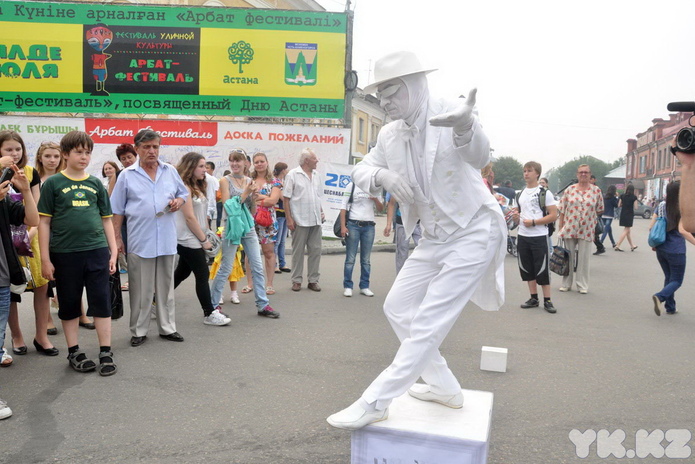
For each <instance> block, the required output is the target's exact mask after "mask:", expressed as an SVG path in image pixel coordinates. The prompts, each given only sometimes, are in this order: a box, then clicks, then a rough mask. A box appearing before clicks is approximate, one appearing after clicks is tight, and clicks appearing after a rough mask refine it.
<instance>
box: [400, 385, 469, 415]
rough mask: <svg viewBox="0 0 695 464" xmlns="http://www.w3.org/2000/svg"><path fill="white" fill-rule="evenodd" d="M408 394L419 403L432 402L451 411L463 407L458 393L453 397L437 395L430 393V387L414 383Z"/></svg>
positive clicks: (461, 395)
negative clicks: (419, 401)
mask: <svg viewBox="0 0 695 464" xmlns="http://www.w3.org/2000/svg"><path fill="white" fill-rule="evenodd" d="M408 394H409V395H410V396H412V397H413V398H417V399H418V400H421V401H432V402H433V403H439V404H441V405H444V406H447V407H449V408H453V409H461V408H462V407H463V393H461V392H458V393H455V394H453V395H438V394H437V393H432V392H431V391H430V386H429V385H425V384H421V383H416V384H414V385H413V386H412V387H410V389H409V390H408Z"/></svg>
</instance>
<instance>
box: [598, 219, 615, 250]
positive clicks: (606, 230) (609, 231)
mask: <svg viewBox="0 0 695 464" xmlns="http://www.w3.org/2000/svg"><path fill="white" fill-rule="evenodd" d="M601 220H602V221H603V234H601V243H603V241H604V240H605V239H606V235H608V238H610V239H611V245H613V246H615V239H613V227H612V225H611V224H613V218H601Z"/></svg>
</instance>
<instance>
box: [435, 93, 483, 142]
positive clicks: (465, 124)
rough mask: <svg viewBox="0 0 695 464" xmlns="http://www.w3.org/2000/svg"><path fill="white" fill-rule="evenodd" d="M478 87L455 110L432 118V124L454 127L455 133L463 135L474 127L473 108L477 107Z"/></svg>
mask: <svg viewBox="0 0 695 464" xmlns="http://www.w3.org/2000/svg"><path fill="white" fill-rule="evenodd" d="M477 93H478V89H473V90H471V92H470V93H469V94H468V98H467V99H465V100H464V101H463V103H462V104H461V106H459V107H458V108H457V109H455V110H454V111H450V112H448V113H444V114H440V115H439V116H435V117H433V118H431V119H430V124H432V125H433V126H440V127H453V128H454V134H456V135H463V134H465V133H466V132H468V131H469V130H471V128H472V127H473V121H474V119H475V118H474V116H473V108H475V100H476V94H477Z"/></svg>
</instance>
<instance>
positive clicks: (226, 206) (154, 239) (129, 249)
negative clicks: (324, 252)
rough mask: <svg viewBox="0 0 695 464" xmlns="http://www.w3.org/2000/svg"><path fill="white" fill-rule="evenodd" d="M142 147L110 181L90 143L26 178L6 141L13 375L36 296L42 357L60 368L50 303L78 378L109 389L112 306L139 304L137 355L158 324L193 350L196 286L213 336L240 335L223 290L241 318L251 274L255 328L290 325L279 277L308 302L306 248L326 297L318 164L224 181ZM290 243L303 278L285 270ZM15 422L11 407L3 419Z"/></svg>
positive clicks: (2, 205)
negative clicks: (22, 319) (182, 314)
mask: <svg viewBox="0 0 695 464" xmlns="http://www.w3.org/2000/svg"><path fill="white" fill-rule="evenodd" d="M133 142H134V143H133V144H129V143H124V144H122V145H120V146H118V147H117V148H116V150H115V155H116V158H117V159H118V161H119V162H120V166H119V164H118V163H116V162H115V161H112V160H109V161H107V162H105V163H104V164H103V166H101V175H102V176H101V177H102V178H101V179H99V178H98V177H96V176H92V175H90V174H88V172H87V168H88V167H89V165H90V161H91V152H92V150H93V148H94V144H93V141H92V139H91V138H90V137H89V135H88V134H86V133H84V132H79V131H74V132H70V133H68V134H66V135H65V136H64V137H63V138H62V140H61V141H60V143H53V142H46V143H43V144H41V146H40V147H39V149H38V152H37V154H36V161H35V166H36V167H35V168H34V167H31V166H28V165H27V161H28V153H27V150H26V147H25V144H24V141H23V140H22V138H21V136H20V135H19V134H18V133H17V132H14V131H1V132H0V166H1V167H2V171H3V174H4V175H5V177H4V178H3V181H2V182H0V241H1V243H2V246H0V358H1V364H0V365H1V366H2V367H9V366H11V365H12V364H13V362H14V359H13V355H15V356H22V355H25V354H27V352H28V348H27V345H26V343H25V342H24V337H23V334H22V331H21V328H20V324H19V315H18V308H17V303H18V302H20V301H21V298H22V296H24V297H26V296H27V295H28V293H26V292H31V293H32V294H33V295H32V297H33V304H34V313H35V320H36V323H35V326H36V331H35V334H34V340H33V345H34V347H35V348H36V350H37V351H38V352H39V353H41V354H43V355H46V356H57V355H59V354H60V350H59V349H58V348H57V347H56V346H54V344H53V343H52V342H51V339H50V337H49V336H50V335H56V334H58V333H59V330H58V328H57V327H56V326H55V324H54V323H53V320H52V317H51V312H50V307H51V301H53V304H54V305H55V306H57V307H58V318H59V319H60V321H61V325H62V331H63V333H64V336H65V340H66V345H67V350H68V353H67V358H68V363H69V366H70V367H71V368H72V369H74V370H75V371H78V372H91V371H97V372H98V373H99V374H100V375H101V376H110V375H113V374H115V373H116V372H117V371H118V367H117V364H116V361H115V356H114V353H113V350H112V347H111V316H112V308H113V306H112V305H113V300H112V297H113V295H114V293H119V292H122V291H128V292H129V295H130V298H129V301H130V318H129V326H130V333H131V339H130V344H131V346H133V347H137V346H140V345H142V344H143V343H145V342H146V341H147V337H148V335H149V328H150V323H151V321H153V320H154V321H155V322H156V325H157V333H158V335H159V336H160V337H161V338H162V339H164V340H167V341H174V342H182V341H184V338H183V336H182V335H181V334H180V333H179V332H178V329H177V326H176V298H175V293H174V289H175V288H176V287H178V286H179V285H180V284H181V282H183V281H184V280H185V279H186V278H188V277H189V276H190V275H191V274H193V275H194V278H195V293H196V297H197V299H198V302H199V304H200V307H201V310H202V313H203V323H204V324H206V325H213V326H224V325H227V324H229V323H230V322H231V319H230V318H229V316H227V315H226V314H224V313H223V312H222V311H221V309H222V306H221V305H222V303H224V298H223V295H222V293H223V290H224V286H225V282H229V284H230V289H231V291H232V293H231V298H230V301H231V302H232V303H236V304H238V303H240V299H239V295H238V293H237V291H236V285H237V282H238V281H240V280H241V279H242V278H243V277H244V275H245V274H248V275H249V276H250V277H249V278H248V281H247V282H248V285H246V286H245V287H244V289H242V290H241V291H242V292H243V293H251V292H253V293H254V296H255V301H256V307H257V313H258V315H259V316H263V317H267V318H272V319H277V318H278V317H279V316H280V313H279V312H278V311H276V310H275V309H274V308H273V307H271V305H270V301H269V297H270V296H271V295H273V294H274V293H275V290H274V288H273V278H274V275H275V274H281V273H290V272H292V282H293V284H292V290H295V291H299V290H301V281H302V268H303V255H304V247H305V246H306V248H307V249H308V250H309V273H308V288H309V289H310V290H314V291H320V290H321V288H320V287H319V283H318V282H319V271H318V266H319V260H320V255H321V223H322V221H323V219H324V214H323V211H322V208H321V201H320V197H321V196H322V191H321V188H320V187H321V182H320V178H319V174H318V172H317V171H316V166H317V163H318V157H317V156H316V154H315V153H314V152H313V150H311V149H309V148H307V149H305V150H303V151H302V153H301V155H300V157H299V167H298V168H297V169H295V170H292V171H291V172H289V173H288V166H287V164H286V163H282V162H280V163H277V164H276V165H275V166H274V169H273V168H271V166H269V164H268V159H267V157H266V155H265V154H264V153H260V152H258V153H254V154H253V155H252V156H249V155H247V154H246V152H245V151H244V150H243V149H235V150H232V151H231V153H230V154H229V158H228V160H229V170H228V171H225V174H224V175H223V176H222V178H221V179H217V178H215V177H214V176H213V175H212V173H213V172H214V170H215V166H214V164H213V163H212V162H210V161H207V160H206V159H205V158H204V156H203V155H202V154H200V153H195V152H191V153H187V154H186V155H184V156H183V157H182V158H181V159H180V160H179V162H178V163H177V165H176V166H173V165H170V164H168V163H166V162H163V161H162V160H160V158H159V148H160V144H161V137H160V135H159V134H158V133H157V132H154V131H152V130H141V131H140V132H138V134H137V135H136V136H135V138H134V141H133ZM10 177H11V179H10ZM5 179H7V180H5ZM229 200H231V201H229ZM218 226H219V227H218ZM288 230H291V231H292V239H293V247H292V248H293V256H292V263H293V264H292V266H293V268H294V271H293V269H291V268H290V267H287V261H286V257H285V239H286V237H287V233H288ZM213 259H214V261H215V262H214V263H213V265H212V267H211V266H210V263H211V260H213ZM119 272H122V273H125V272H127V275H128V281H127V282H125V283H124V284H123V285H122V286H121V285H120V279H113V278H112V276H113V275H115V274H116V273H119ZM84 292H86V302H87V304H86V306H85V305H84V303H83V300H82V297H83V293H84ZM90 317H91V319H90ZM6 327H9V334H8V335H9V336H8V337H7V342H6V340H5V329H6ZM79 327H85V328H87V329H94V330H95V332H96V335H97V339H98V343H99V352H98V354H97V356H95V357H94V356H92V357H90V356H89V355H88V354H87V353H86V352H85V351H84V350H82V349H81V348H80V345H79V338H80V337H79V331H78V328H79ZM10 341H11V343H9V342H10ZM10 347H11V352H12V354H10ZM95 358H96V359H95ZM11 415H12V411H11V409H10V408H9V406H7V404H6V403H5V402H4V401H2V400H1V399H0V419H4V418H6V417H9V416H11Z"/></svg>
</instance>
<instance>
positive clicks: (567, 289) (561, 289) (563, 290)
mask: <svg viewBox="0 0 695 464" xmlns="http://www.w3.org/2000/svg"><path fill="white" fill-rule="evenodd" d="M559 290H560V291H561V292H569V291H570V288H569V287H560V288H559Z"/></svg>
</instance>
